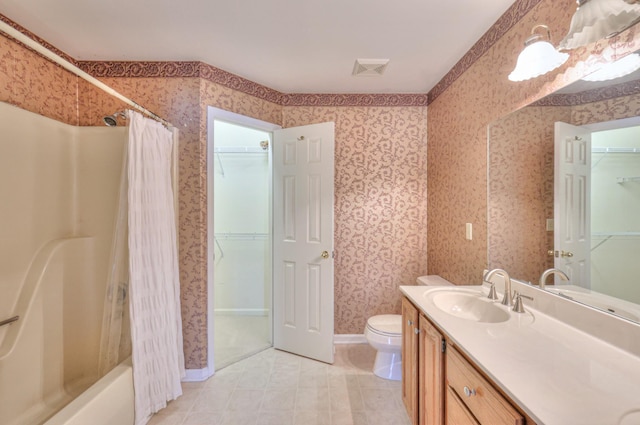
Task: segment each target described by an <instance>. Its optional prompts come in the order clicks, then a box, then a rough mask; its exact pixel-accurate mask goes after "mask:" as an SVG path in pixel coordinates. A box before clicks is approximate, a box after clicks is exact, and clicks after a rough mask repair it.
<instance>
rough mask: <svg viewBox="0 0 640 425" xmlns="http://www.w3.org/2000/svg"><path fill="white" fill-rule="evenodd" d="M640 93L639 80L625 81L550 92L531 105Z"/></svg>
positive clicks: (584, 101) (572, 103)
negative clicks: (562, 91)
mask: <svg viewBox="0 0 640 425" xmlns="http://www.w3.org/2000/svg"><path fill="white" fill-rule="evenodd" d="M635 94H640V80H634V81H627V82H624V83H620V84H616V85H613V86H609V87H600V88H597V89H592V90H585V91H582V92H579V93H556V94H550V95H548V96H546V97H543V98H542V99H540V100H538V101H536V102H533V103H532V104H531V106H575V105H585V104H587V103H593V102H600V101H603V100H609V99H615V98H617V97H621V96H632V95H635Z"/></svg>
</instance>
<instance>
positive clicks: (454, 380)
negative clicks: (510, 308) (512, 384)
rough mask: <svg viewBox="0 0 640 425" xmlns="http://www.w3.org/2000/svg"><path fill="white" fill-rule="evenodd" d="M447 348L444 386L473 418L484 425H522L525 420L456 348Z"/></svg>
mask: <svg viewBox="0 0 640 425" xmlns="http://www.w3.org/2000/svg"><path fill="white" fill-rule="evenodd" d="M448 348H449V349H448V350H447V355H446V356H445V357H446V359H447V372H446V374H447V384H448V385H449V387H451V389H453V390H454V391H455V393H456V394H457V395H458V397H460V399H461V400H462V402H463V403H464V404H465V405H466V406H467V408H468V409H469V411H470V412H471V413H472V414H473V416H475V418H476V419H477V420H478V421H479V422H480V423H481V424H483V425H524V423H525V419H524V417H523V416H522V415H521V414H520V413H519V412H518V411H517V410H516V409H514V408H513V406H512V405H511V404H510V403H509V402H508V401H507V400H506V399H505V398H504V397H503V396H502V395H501V394H500V393H499V392H498V391H497V390H496V389H495V388H493V386H492V385H491V384H490V383H489V382H488V381H487V380H486V379H484V377H483V376H482V375H480V373H478V372H477V371H476V370H475V369H474V367H473V366H472V365H471V364H469V363H468V362H467V360H466V359H465V358H464V357H462V355H461V354H460V353H458V352H457V351H456V350H455V348H453V347H451V346H449V347H448ZM465 388H466V390H465Z"/></svg>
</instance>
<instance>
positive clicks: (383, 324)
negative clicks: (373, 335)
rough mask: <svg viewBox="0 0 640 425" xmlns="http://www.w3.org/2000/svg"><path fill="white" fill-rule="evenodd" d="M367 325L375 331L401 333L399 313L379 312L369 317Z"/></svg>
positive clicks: (389, 333)
mask: <svg viewBox="0 0 640 425" xmlns="http://www.w3.org/2000/svg"><path fill="white" fill-rule="evenodd" d="M367 326H368V327H369V329H371V330H372V331H374V332H377V333H381V334H388V335H400V334H402V316H401V315H399V314H381V315H379V316H373V317H369V319H368V320H367Z"/></svg>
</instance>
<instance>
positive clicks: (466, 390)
mask: <svg viewBox="0 0 640 425" xmlns="http://www.w3.org/2000/svg"><path fill="white" fill-rule="evenodd" d="M464 395H466V396H467V397H471V396H472V395H476V390H475V389H471V388H469V387H464Z"/></svg>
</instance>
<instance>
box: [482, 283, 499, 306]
mask: <svg viewBox="0 0 640 425" xmlns="http://www.w3.org/2000/svg"><path fill="white" fill-rule="evenodd" d="M484 282H485V283H488V284H489V285H491V287H490V288H489V295H487V298H489V299H490V300H494V301H495V300H497V299H498V294H496V284H495V283H493V282H488V281H486V280H485V281H484Z"/></svg>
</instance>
